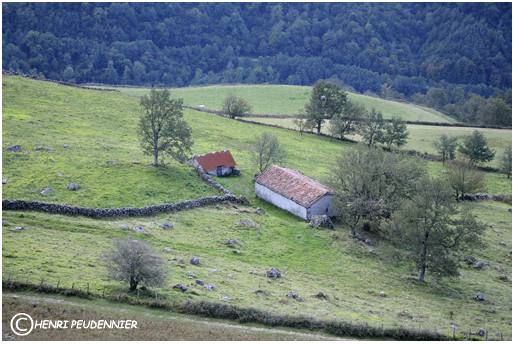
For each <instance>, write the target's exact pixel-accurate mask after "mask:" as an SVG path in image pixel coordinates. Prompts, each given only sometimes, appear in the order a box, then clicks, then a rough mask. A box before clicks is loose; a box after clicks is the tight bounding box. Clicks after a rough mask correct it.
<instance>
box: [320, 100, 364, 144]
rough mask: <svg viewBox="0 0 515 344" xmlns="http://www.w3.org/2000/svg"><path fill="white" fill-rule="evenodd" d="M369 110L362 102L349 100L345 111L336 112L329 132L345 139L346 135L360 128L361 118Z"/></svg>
mask: <svg viewBox="0 0 515 344" xmlns="http://www.w3.org/2000/svg"><path fill="white" fill-rule="evenodd" d="M366 112H367V110H366V108H365V105H364V104H363V103H360V102H356V101H352V100H350V99H349V100H347V103H346V105H345V108H344V111H343V112H342V113H339V114H334V115H333V117H332V118H331V122H330V123H329V132H330V133H331V135H332V136H336V137H339V138H341V139H343V138H344V137H345V135H348V134H351V133H354V132H356V131H357V130H358V128H359V125H360V120H361V119H362V118H363V117H364V116H365V114H366Z"/></svg>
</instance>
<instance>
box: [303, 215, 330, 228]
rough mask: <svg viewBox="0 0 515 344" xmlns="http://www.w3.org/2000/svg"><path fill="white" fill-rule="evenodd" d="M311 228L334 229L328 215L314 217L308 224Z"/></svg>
mask: <svg viewBox="0 0 515 344" xmlns="http://www.w3.org/2000/svg"><path fill="white" fill-rule="evenodd" d="M308 226H309V227H326V228H330V229H334V225H333V222H332V221H331V219H330V218H329V217H328V216H327V215H313V217H311V221H310V222H309V224H308Z"/></svg>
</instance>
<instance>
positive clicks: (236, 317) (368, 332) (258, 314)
mask: <svg viewBox="0 0 515 344" xmlns="http://www.w3.org/2000/svg"><path fill="white" fill-rule="evenodd" d="M10 277H11V276H10V275H9V279H8V280H5V279H4V278H2V290H3V291H4V292H5V291H6V290H9V291H11V292H13V291H24V290H27V291H37V292H42V293H45V294H60V295H64V296H77V297H79V298H83V299H89V298H92V297H95V298H103V299H106V300H109V301H113V302H117V303H122V304H129V305H132V306H145V307H149V308H156V309H163V310H166V311H170V312H175V313H182V314H190V315H199V316H202V317H209V318H215V319H227V320H233V321H237V322H239V323H257V324H262V325H265V326H268V327H274V326H283V327H291V328H297V329H308V330H310V331H319V332H325V333H328V334H333V335H337V336H342V335H344V336H351V337H358V338H383V339H385V338H389V339H394V340H433V341H435V340H438V341H441V340H452V338H451V337H449V336H447V335H445V334H443V333H441V332H438V331H437V330H436V328H435V330H434V332H433V331H432V330H428V329H423V330H422V329H419V330H416V329H413V330H411V329H407V328H402V327H401V328H398V329H394V328H384V327H383V326H381V327H376V326H372V325H368V323H365V324H363V323H354V324H353V323H352V322H350V323H349V322H345V321H338V320H336V319H334V320H322V319H317V318H313V317H311V316H302V315H300V316H296V315H292V316H290V315H285V314H281V313H275V312H268V311H262V310H259V309H255V308H242V307H239V306H236V305H232V304H229V303H220V302H212V301H203V300H202V301H192V300H187V301H186V302H183V303H177V304H176V303H175V301H174V302H173V303H171V302H170V301H168V300H162V299H158V298H157V297H156V299H153V300H152V301H149V300H135V299H133V298H130V297H129V296H128V295H127V294H122V293H120V294H119V296H102V297H101V296H100V295H99V294H94V293H90V292H89V290H88V292H85V291H83V290H81V289H74V288H71V289H69V288H63V287H56V286H53V285H48V284H43V281H44V280H41V284H32V283H23V282H19V281H16V282H15V281H12V280H10ZM58 283H59V282H58ZM88 289H89V284H88Z"/></svg>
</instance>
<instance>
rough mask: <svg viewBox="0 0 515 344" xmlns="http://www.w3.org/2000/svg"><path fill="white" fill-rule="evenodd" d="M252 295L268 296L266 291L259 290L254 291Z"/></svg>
mask: <svg viewBox="0 0 515 344" xmlns="http://www.w3.org/2000/svg"><path fill="white" fill-rule="evenodd" d="M252 293H253V294H268V292H267V291H266V290H261V289H258V290H254V291H253V292H252Z"/></svg>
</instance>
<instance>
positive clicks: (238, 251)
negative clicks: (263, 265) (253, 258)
mask: <svg viewBox="0 0 515 344" xmlns="http://www.w3.org/2000/svg"><path fill="white" fill-rule="evenodd" d="M233 252H234V253H236V254H241V252H240V250H236V251H233Z"/></svg>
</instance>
